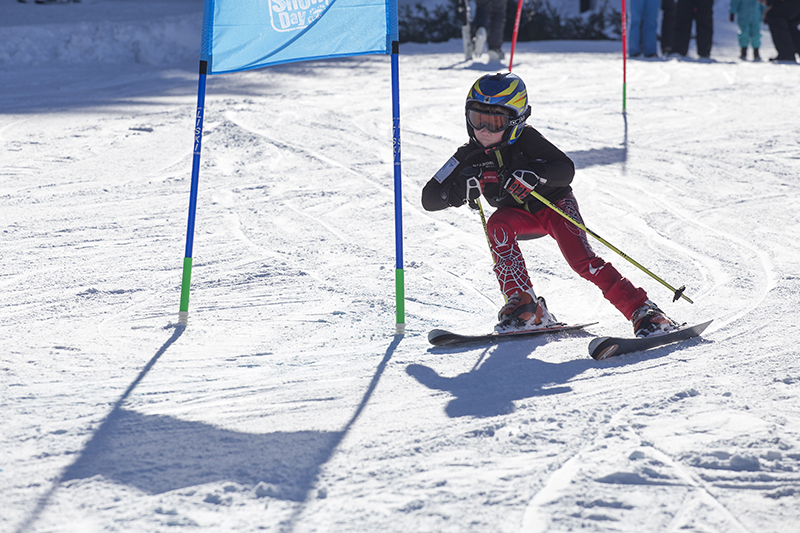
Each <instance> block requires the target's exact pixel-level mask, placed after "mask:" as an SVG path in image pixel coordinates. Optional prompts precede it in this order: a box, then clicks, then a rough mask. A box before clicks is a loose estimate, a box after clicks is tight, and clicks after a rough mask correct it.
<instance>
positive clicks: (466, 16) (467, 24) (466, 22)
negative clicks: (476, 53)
mask: <svg viewBox="0 0 800 533" xmlns="http://www.w3.org/2000/svg"><path fill="white" fill-rule="evenodd" d="M458 12H459V13H461V14H462V21H461V22H462V23H461V42H462V43H463V45H464V59H465V60H466V61H469V60H470V59H472V29H471V23H472V21H471V20H470V19H471V18H472V14H471V13H470V7H469V0H461V2H460V3H459V5H458Z"/></svg>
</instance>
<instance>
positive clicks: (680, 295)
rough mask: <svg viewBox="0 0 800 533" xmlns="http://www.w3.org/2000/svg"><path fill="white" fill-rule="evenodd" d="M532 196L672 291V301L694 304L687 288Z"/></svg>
mask: <svg viewBox="0 0 800 533" xmlns="http://www.w3.org/2000/svg"><path fill="white" fill-rule="evenodd" d="M531 196H533V197H534V198H536V199H537V200H539V201H540V202H542V203H543V204H544V205H546V206H547V207H549V208H550V209H552V210H553V211H555V212H556V213H558V214H559V215H561V216H562V217H564V218H566V219H567V220H569V221H570V222H572V223H573V224H574V225H575V226H577V227H579V228H580V229H582V230H583V231H585V232H586V233H588V234H589V235H591V236H592V237H594V238H595V239H597V240H598V241H600V242H601V243H603V244H604V245H606V246H607V247H609V248H611V249H612V250H613V251H615V252H616V253H618V254H619V255H620V256H621V257H622V258H623V259H626V260H627V261H629V262H630V263H631V264H632V265H633V266H635V267H637V268H638V269H639V270H641V271H642V272H644V273H645V274H647V275H648V276H650V277H651V278H653V279H654V280H656V281H657V282H659V283H660V284H662V285H663V286H664V287H666V288H668V289H669V290H671V291H672V295H673V300H672V301H673V302H674V301H676V300H678V298H683V299H684V300H686V301H687V302H689V303H690V304H693V303H694V302H693V301H692V300H690V299H689V297H687V296H686V295H685V294H683V291H685V290H686V287H685V286H684V287H681V288H680V289H676V288H675V287H673V286H672V285H670V284H669V283H667V282H666V281H664V280H663V279H661V278H659V277H658V276H656V275H655V274H653V273H652V272H650V271H649V270H647V269H646V268H645V267H643V266H642V265H640V264H639V263H637V262H636V261H634V260H633V259H631V258H630V257H628V256H627V255H625V253H624V252H623V251H622V250H620V249H619V248H617V247H616V246H614V245H613V244H611V243H610V242H608V241H607V240H605V239H604V238H602V237H601V236H600V235H598V234H597V233H595V232H593V231H592V230H590V229H589V228H587V227H586V226H584V225H583V224H581V223H580V222H578V221H577V220H573V219H572V217H570V216H569V215H568V214H566V213H565V212H563V211H562V210H561V209H559V208H558V207H556V206H555V205H553V203H552V202H551V201H550V200H548V199H547V198H545V197H544V196H542V195H541V194H539V193H538V192H536V191H531Z"/></svg>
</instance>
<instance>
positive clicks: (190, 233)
mask: <svg viewBox="0 0 800 533" xmlns="http://www.w3.org/2000/svg"><path fill="white" fill-rule="evenodd" d="M207 71H208V62H207V61H200V79H199V81H198V83H197V113H196V114H195V122H194V150H193V156H192V189H191V192H190V194H189V222H188V224H187V227H186V253H185V254H184V258H183V277H182V280H181V306H180V311H179V312H178V323H179V324H183V325H187V324H188V323H189V286H190V285H191V281H192V248H193V246H194V222H195V213H196V211H197V188H198V184H199V182H200V148H201V145H202V140H203V107H204V106H205V100H206V74H207Z"/></svg>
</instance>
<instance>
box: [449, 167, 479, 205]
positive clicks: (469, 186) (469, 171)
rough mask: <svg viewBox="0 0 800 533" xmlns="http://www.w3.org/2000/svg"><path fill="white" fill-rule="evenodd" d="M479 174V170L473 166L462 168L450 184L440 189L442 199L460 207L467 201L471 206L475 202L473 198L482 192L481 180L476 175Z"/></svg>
mask: <svg viewBox="0 0 800 533" xmlns="http://www.w3.org/2000/svg"><path fill="white" fill-rule="evenodd" d="M474 171H477V172H474ZM479 174H480V171H479V170H478V169H475V168H473V167H467V168H466V169H464V171H463V172H462V173H461V175H460V176H458V177H457V178H456V179H455V180H454V181H453V183H452V184H450V186H448V187H444V188H443V189H442V200H443V201H445V202H447V203H448V204H449V205H451V206H453V207H461V206H462V205H464V204H465V203H467V202H469V203H470V206H472V205H473V204H474V203H475V202H473V200H475V199H476V198H478V197H479V196H480V195H481V192H482V191H481V182H480V180H479V179H478V177H477V176H478V175H479ZM475 208H477V205H475Z"/></svg>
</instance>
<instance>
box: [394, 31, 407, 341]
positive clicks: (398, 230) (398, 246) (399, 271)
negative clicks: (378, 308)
mask: <svg viewBox="0 0 800 533" xmlns="http://www.w3.org/2000/svg"><path fill="white" fill-rule="evenodd" d="M399 52H400V44H399V43H398V42H397V41H393V42H392V141H393V146H394V150H393V151H394V229H395V256H396V261H397V264H396V265H395V294H396V298H397V329H396V330H395V334H396V335H402V334H404V333H405V330H406V324H405V322H406V311H405V275H404V272H403V194H402V187H401V176H402V173H401V172H400V82H399V78H400V76H399V68H398V63H399V62H398V55H399Z"/></svg>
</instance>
